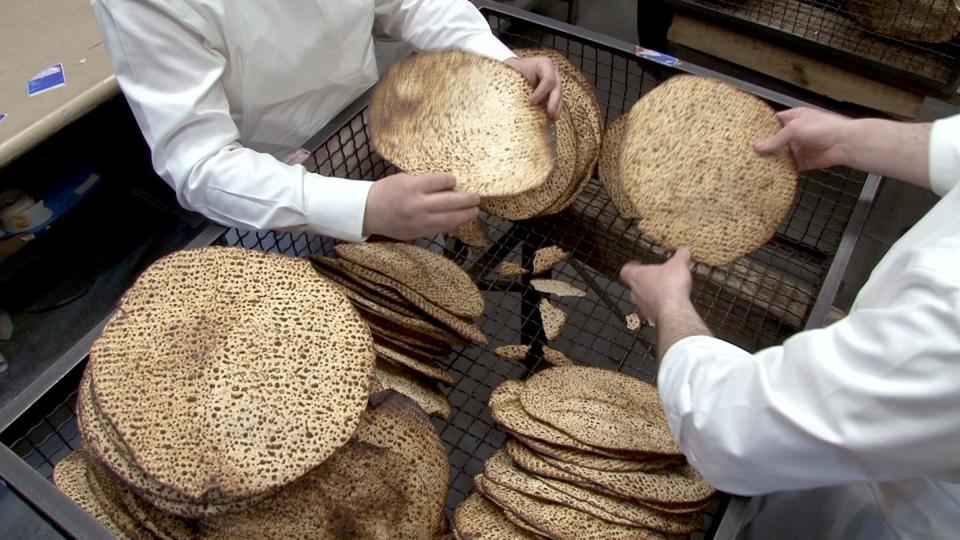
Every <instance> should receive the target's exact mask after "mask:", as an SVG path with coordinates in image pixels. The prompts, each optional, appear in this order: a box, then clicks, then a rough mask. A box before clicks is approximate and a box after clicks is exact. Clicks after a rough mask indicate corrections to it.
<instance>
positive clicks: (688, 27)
mask: <svg viewBox="0 0 960 540" xmlns="http://www.w3.org/2000/svg"><path fill="white" fill-rule="evenodd" d="M667 39H669V40H670V41H671V42H673V43H675V44H677V45H682V46H684V47H688V48H690V49H694V50H697V51H700V52H702V53H706V54H709V55H712V56H716V57H717V58H721V59H723V60H726V61H728V62H732V63H734V64H737V65H740V66H743V67H745V68H748V69H752V70H754V71H758V72H760V73H763V74H764V75H769V76H771V77H775V78H777V79H780V80H782V81H785V82H788V83H790V84H793V85H795V86H799V87H801V88H804V89H806V90H810V91H812V92H815V93H817V94H820V95H823V96H827V97H830V98H832V99H835V100H838V101H845V102H850V103H856V104H857V105H861V106H865V107H869V108H871V109H876V110H878V111H882V112H885V113H888V114H892V115H894V116H898V117H901V118H914V117H915V116H916V115H917V113H918V112H919V111H920V105H921V104H922V103H923V97H922V96H918V95H916V94H913V93H911V92H907V91H905V90H902V89H900V88H896V87H893V86H890V85H887V84H884V83H882V82H880V81H875V80H873V79H870V78H867V77H863V76H861V75H858V74H856V73H851V72H849V71H847V70H845V69H842V68H839V67H837V66H834V65H831V64H827V63H825V62H821V61H819V60H815V59H813V58H810V57H808V56H804V55H801V54H798V53H795V52H793V51H790V50H787V49H784V48H782V47H778V46H776V45H771V44H769V43H767V42H765V41H761V40H758V39H755V38H752V37H749V36H745V35H742V34H738V33H736V32H733V31H730V30H727V29H725V28H720V27H718V26H714V25H712V24H709V23H706V22H703V21H699V20H697V19H693V18H691V17H687V16H684V15H676V16H674V18H673V24H671V26H670V30H669V31H668V33H667Z"/></svg>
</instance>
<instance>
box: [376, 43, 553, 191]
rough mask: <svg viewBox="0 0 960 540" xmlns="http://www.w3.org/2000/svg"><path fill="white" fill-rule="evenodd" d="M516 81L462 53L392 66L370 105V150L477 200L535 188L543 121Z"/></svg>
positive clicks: (548, 165)
mask: <svg viewBox="0 0 960 540" xmlns="http://www.w3.org/2000/svg"><path fill="white" fill-rule="evenodd" d="M531 95H532V89H531V88H530V86H529V85H528V84H527V81H526V80H525V79H524V78H523V76H522V75H521V74H520V73H519V72H517V71H515V70H513V69H510V68H509V67H507V66H506V65H505V64H503V63H502V62H497V61H495V60H491V59H489V58H484V57H481V56H477V55H474V54H470V53H466V52H462V51H446V52H441V53H428V54H421V55H417V56H414V57H412V58H410V59H408V60H405V61H403V62H400V63H397V64H394V65H393V66H391V68H390V70H389V71H388V72H387V73H386V75H385V76H384V77H383V79H381V81H380V83H379V84H378V85H377V88H376V90H375V91H374V94H373V100H372V101H371V103H370V129H371V135H372V140H373V145H374V147H375V148H376V149H377V151H378V152H380V154H381V155H383V157H385V158H386V159H388V160H389V161H391V162H393V163H394V164H395V165H396V166H397V167H399V168H400V169H402V170H404V171H406V172H409V173H411V174H422V173H431V172H448V173H452V174H453V175H454V176H455V177H456V179H457V190H459V191H465V192H470V193H476V194H478V195H481V196H485V197H496V196H507V195H516V194H518V193H523V192H525V191H529V190H531V189H535V188H537V187H538V186H540V185H541V184H543V183H544V181H546V179H547V177H548V176H549V175H550V172H551V171H552V170H553V166H554V163H553V161H554V160H553V153H552V151H551V147H550V140H549V133H548V126H547V116H546V111H545V110H544V109H543V107H539V106H536V105H533V104H532V103H531V102H530V97H531Z"/></svg>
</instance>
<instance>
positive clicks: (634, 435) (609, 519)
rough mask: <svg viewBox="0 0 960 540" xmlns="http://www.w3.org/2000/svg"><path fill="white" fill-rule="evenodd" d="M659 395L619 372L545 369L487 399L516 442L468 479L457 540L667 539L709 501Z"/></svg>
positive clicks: (684, 530) (696, 520) (689, 528)
mask: <svg viewBox="0 0 960 540" xmlns="http://www.w3.org/2000/svg"><path fill="white" fill-rule="evenodd" d="M660 406H661V405H660V400H659V396H658V394H657V391H656V389H654V388H653V387H652V386H650V385H648V384H645V383H643V382H640V381H638V380H636V379H633V378H631V377H628V376H626V375H621V374H619V373H616V372H612V371H607V370H602V369H598V368H592V367H583V366H563V367H556V368H551V369H548V370H545V371H542V372H540V373H538V374H536V375H534V376H532V377H531V378H530V379H529V380H528V381H526V383H522V382H519V381H507V382H504V383H503V384H501V385H500V386H499V387H498V388H496V389H495V390H494V392H493V394H492V395H491V396H490V409H491V413H492V415H493V418H494V420H495V421H496V422H497V423H498V424H500V425H501V426H502V427H503V428H504V429H506V430H507V431H508V432H510V433H511V434H512V435H513V439H511V440H508V441H507V444H506V447H505V448H504V449H502V450H500V451H498V452H496V453H495V454H493V455H492V456H491V457H490V458H489V459H488V460H487V463H486V467H485V470H484V472H483V473H482V474H480V475H478V476H477V477H476V478H475V485H476V490H477V493H476V494H474V495H471V496H470V497H469V498H468V499H467V500H466V501H464V503H463V504H461V506H460V507H459V508H458V509H457V511H456V513H455V517H454V533H455V534H456V535H458V536H459V537H460V538H472V537H474V535H475V534H476V533H477V532H479V531H483V530H498V531H507V532H506V533H505V534H504V535H501V536H496V537H497V538H501V537H502V538H511V537H516V538H524V537H529V538H539V537H548V538H671V537H675V536H677V535H684V534H689V533H690V532H693V531H696V530H697V529H699V528H700V527H701V526H702V519H703V518H702V510H703V509H704V508H705V507H706V505H707V504H708V502H709V500H710V498H711V497H712V495H713V489H712V488H711V487H710V486H709V485H707V484H706V483H705V482H704V481H703V479H702V478H701V477H700V476H699V474H697V472H696V471H695V470H694V469H693V468H692V467H690V466H689V465H687V464H686V461H685V460H684V458H683V456H682V454H680V452H679V450H678V448H677V446H676V444H675V443H674V441H673V440H672V438H671V436H670V432H669V428H668V426H667V423H666V418H664V416H663V412H662V410H661V409H660Z"/></svg>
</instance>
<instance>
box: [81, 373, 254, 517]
mask: <svg viewBox="0 0 960 540" xmlns="http://www.w3.org/2000/svg"><path fill="white" fill-rule="evenodd" d="M77 426H78V428H79V429H80V433H81V435H82V437H83V444H84V448H85V449H86V450H87V452H88V453H89V455H90V457H92V458H93V459H94V460H95V461H97V462H99V463H100V464H101V465H103V466H104V467H106V468H107V469H109V470H110V471H111V473H112V474H114V475H115V476H117V477H119V478H121V479H122V482H123V483H124V484H127V485H129V486H131V487H132V488H133V489H135V490H136V491H137V493H138V494H139V495H140V496H141V497H143V498H144V500H146V501H147V502H149V503H150V504H152V505H153V506H156V507H157V508H159V509H161V510H162V511H164V512H166V513H169V514H172V515H176V516H182V517H187V518H196V517H202V516H211V515H217V514H224V513H229V512H233V511H236V510H239V509H242V508H245V507H246V506H249V505H250V504H252V503H254V502H256V500H257V499H258V498H262V497H263V496H259V497H252V498H250V499H245V500H242V501H237V502H232V503H222V504H218V503H213V502H209V501H207V502H204V503H196V502H192V501H190V500H189V499H187V498H186V497H184V496H183V495H182V494H181V493H179V492H178V491H175V490H173V489H171V488H170V487H169V486H165V485H163V484H160V483H159V482H157V481H156V480H155V479H153V478H151V477H150V476H148V475H147V474H146V473H145V472H143V470H142V469H140V467H139V466H138V465H137V464H136V463H134V462H133V461H132V459H131V458H130V457H129V455H128V454H127V452H128V451H127V450H126V445H125V444H124V443H123V441H121V440H120V437H119V435H117V433H116V430H114V429H113V426H111V425H110V423H109V422H108V421H106V420H105V419H103V418H102V417H101V415H100V413H99V411H98V409H97V405H96V400H95V396H94V395H93V387H92V386H91V385H90V378H89V369H88V370H87V371H85V372H84V376H83V377H82V378H81V379H80V387H79V391H78V393H77Z"/></svg>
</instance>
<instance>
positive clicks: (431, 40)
mask: <svg viewBox="0 0 960 540" xmlns="http://www.w3.org/2000/svg"><path fill="white" fill-rule="evenodd" d="M375 5H376V17H375V19H374V21H375V22H374V33H376V34H384V35H388V36H391V37H394V38H397V39H402V40H404V41H406V42H408V43H410V44H411V45H413V46H414V47H416V48H417V49H420V50H440V49H450V48H458V49H463V50H465V51H468V52H472V53H474V54H478V55H481V56H486V57H488V58H492V59H494V60H498V61H501V62H502V61H504V60H507V59H508V58H513V57H514V56H516V55H514V54H513V52H511V51H510V49H508V48H507V46H506V45H504V44H503V43H502V42H501V41H500V40H499V39H497V38H496V37H495V36H494V35H493V33H492V32H491V31H490V25H489V24H487V21H486V20H485V19H484V18H483V15H481V14H480V12H479V11H478V10H477V8H476V7H475V6H474V5H473V4H471V3H470V2H468V1H467V0H376V2H375Z"/></svg>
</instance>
